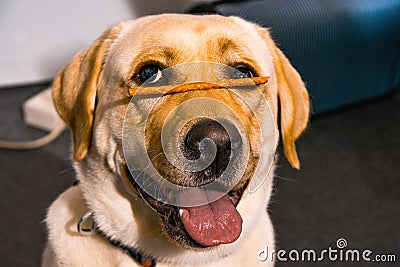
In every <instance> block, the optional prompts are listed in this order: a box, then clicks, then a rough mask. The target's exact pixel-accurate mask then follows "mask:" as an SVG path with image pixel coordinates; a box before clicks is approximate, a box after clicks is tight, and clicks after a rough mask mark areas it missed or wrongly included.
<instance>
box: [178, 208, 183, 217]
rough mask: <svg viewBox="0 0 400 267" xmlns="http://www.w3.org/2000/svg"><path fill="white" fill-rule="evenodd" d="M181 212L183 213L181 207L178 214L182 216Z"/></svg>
mask: <svg viewBox="0 0 400 267" xmlns="http://www.w3.org/2000/svg"><path fill="white" fill-rule="evenodd" d="M182 214H183V209H179V216H181V217H182Z"/></svg>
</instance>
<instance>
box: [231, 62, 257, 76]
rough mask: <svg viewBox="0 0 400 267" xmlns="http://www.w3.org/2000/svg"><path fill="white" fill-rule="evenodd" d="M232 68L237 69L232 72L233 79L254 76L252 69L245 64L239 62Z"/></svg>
mask: <svg viewBox="0 0 400 267" xmlns="http://www.w3.org/2000/svg"><path fill="white" fill-rule="evenodd" d="M233 68H235V69H236V70H238V71H235V73H234V74H233V76H234V77H233V78H234V79H242V78H252V77H254V76H255V75H254V72H253V70H252V69H250V68H249V67H247V66H245V65H242V64H239V65H236V66H234V67H233Z"/></svg>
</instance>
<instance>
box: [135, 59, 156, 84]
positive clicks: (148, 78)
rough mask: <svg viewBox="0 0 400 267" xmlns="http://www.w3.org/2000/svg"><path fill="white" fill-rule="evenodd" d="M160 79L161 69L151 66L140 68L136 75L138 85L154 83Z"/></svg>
mask: <svg viewBox="0 0 400 267" xmlns="http://www.w3.org/2000/svg"><path fill="white" fill-rule="evenodd" d="M161 77H162V75H161V67H160V66H157V65H153V64H151V65H146V66H144V67H142V68H141V69H140V70H139V73H138V79H139V82H140V83H144V82H146V83H156V82H157V81H158V80H160V79H161Z"/></svg>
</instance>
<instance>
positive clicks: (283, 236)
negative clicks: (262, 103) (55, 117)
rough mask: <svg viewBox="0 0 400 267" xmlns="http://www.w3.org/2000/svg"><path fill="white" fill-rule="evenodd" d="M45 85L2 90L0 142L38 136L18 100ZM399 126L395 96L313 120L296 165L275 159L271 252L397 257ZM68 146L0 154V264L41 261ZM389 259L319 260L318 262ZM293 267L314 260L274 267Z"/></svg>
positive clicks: (60, 143) (67, 181) (63, 184)
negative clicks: (340, 242) (344, 246)
mask: <svg viewBox="0 0 400 267" xmlns="http://www.w3.org/2000/svg"><path fill="white" fill-rule="evenodd" d="M44 88H45V87H44V86H34V87H25V88H16V89H7V90H6V89H4V90H0V139H5V138H8V139H12V140H22V139H32V138H35V137H38V136H40V135H42V134H43V132H41V131H39V130H35V129H32V128H29V127H26V126H25V125H24V124H23V122H22V114H21V103H22V102H23V101H24V100H25V99H27V98H28V97H29V96H31V95H34V94H35V93H37V92H39V91H40V90H42V89H44ZM399 122H400V93H396V94H392V95H390V96H387V97H385V98H383V99H379V100H376V101H374V102H369V103H365V104H363V105H359V106H356V107H352V108H349V109H346V110H341V111H338V112H333V113H330V114H326V115H322V116H318V117H316V118H313V120H312V122H311V124H310V126H309V128H308V130H307V132H306V133H305V134H304V135H303V137H302V138H301V139H300V140H299V142H298V151H299V154H300V158H301V162H302V170H300V171H295V170H292V169H291V168H290V167H289V165H288V163H287V161H286V160H285V159H284V158H283V156H281V158H280V160H279V165H280V166H279V168H278V170H277V175H278V177H277V178H276V180H275V181H276V182H275V191H274V197H273V200H272V204H271V206H270V207H269V212H270V214H271V216H272V220H273V223H274V225H275V229H276V239H277V247H278V248H279V249H284V250H286V251H289V250H291V249H298V250H301V249H315V250H317V251H320V250H322V249H328V247H332V248H336V240H337V239H338V238H345V239H346V240H347V242H348V247H349V248H355V249H360V250H361V249H367V248H368V249H370V250H372V251H373V253H374V254H377V253H381V254H396V256H397V261H400V251H399V250H400V249H399V248H400V231H399V225H400V172H399V170H398V169H397V167H398V166H399V165H400V126H399ZM69 143H70V137H69V134H68V133H67V132H65V133H64V134H63V135H62V136H61V138H59V139H57V140H56V141H55V142H54V143H52V144H50V145H48V146H46V147H43V148H41V149H37V150H33V151H10V150H0V200H1V201H0V214H1V217H0V226H1V227H0V237H1V239H0V240H1V242H0V266H38V265H39V263H40V256H41V251H42V249H43V247H44V244H45V239H46V232H45V227H44V224H43V223H42V220H43V218H44V214H45V211H46V208H47V207H48V206H49V205H50V203H51V201H52V200H54V199H55V197H56V196H57V195H58V194H59V193H60V192H62V191H63V190H65V188H67V187H68V186H70V185H71V183H72V181H73V177H74V173H73V170H72V169H71V165H70V162H69V151H70V149H69ZM260 249H262V248H260ZM248 256H249V257H257V255H256V252H255V254H254V255H248ZM397 264H398V263H397ZM397 264H396V263H394V264H389V263H375V264H374V263H371V264H368V265H365V263H363V262H359V263H354V262H352V263H344V262H335V263H334V262H330V261H327V260H325V261H323V262H319V263H318V266H397ZM292 265H295V266H311V265H312V264H311V263H309V262H306V263H304V262H299V263H292V262H286V263H283V262H281V263H279V264H278V266H292ZM238 266H240V265H238Z"/></svg>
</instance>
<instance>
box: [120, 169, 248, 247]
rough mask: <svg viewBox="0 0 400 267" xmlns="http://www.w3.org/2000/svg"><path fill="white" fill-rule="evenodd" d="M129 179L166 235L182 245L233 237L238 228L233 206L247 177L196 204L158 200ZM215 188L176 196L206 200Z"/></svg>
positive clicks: (209, 243) (200, 244) (227, 240)
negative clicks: (216, 197) (171, 203)
mask: <svg viewBox="0 0 400 267" xmlns="http://www.w3.org/2000/svg"><path fill="white" fill-rule="evenodd" d="M127 173H128V176H129V180H130V182H131V183H132V184H133V186H134V187H135V188H136V189H137V191H138V192H139V193H140V195H141V196H142V198H143V199H144V200H145V201H146V202H147V204H148V205H149V206H150V207H151V208H152V209H153V210H155V211H156V212H157V213H158V214H159V215H160V216H161V217H162V218H163V222H164V226H165V229H166V231H167V232H168V234H169V236H170V237H171V238H172V239H173V240H174V241H176V242H178V243H179V244H181V245H183V246H185V247H197V248H204V247H210V246H216V245H219V244H229V243H232V242H234V241H236V240H237V239H238V238H239V236H240V234H241V231H242V217H241V215H240V214H239V212H238V211H237V210H236V206H237V205H238V203H239V201H240V199H241V197H242V195H243V193H244V191H245V189H246V188H247V185H248V181H246V182H245V183H243V185H242V186H240V187H239V188H238V189H233V190H231V191H229V192H228V193H227V194H225V195H223V196H222V197H220V198H218V199H217V200H214V201H212V202H210V203H208V204H204V205H201V206H196V207H178V206H173V205H170V204H166V203H164V202H161V201H158V200H157V199H155V198H153V197H151V196H150V195H149V194H147V193H146V192H145V191H144V190H143V189H142V188H141V187H140V186H139V185H138V184H137V183H136V182H135V179H134V178H133V177H132V176H131V175H130V172H129V170H127ZM216 193H217V194H220V193H218V192H215V191H209V192H206V191H202V190H196V189H193V191H191V192H190V193H182V194H181V195H180V196H178V197H180V198H183V199H184V198H198V199H203V200H207V199H208V198H212V195H213V194H216Z"/></svg>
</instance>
